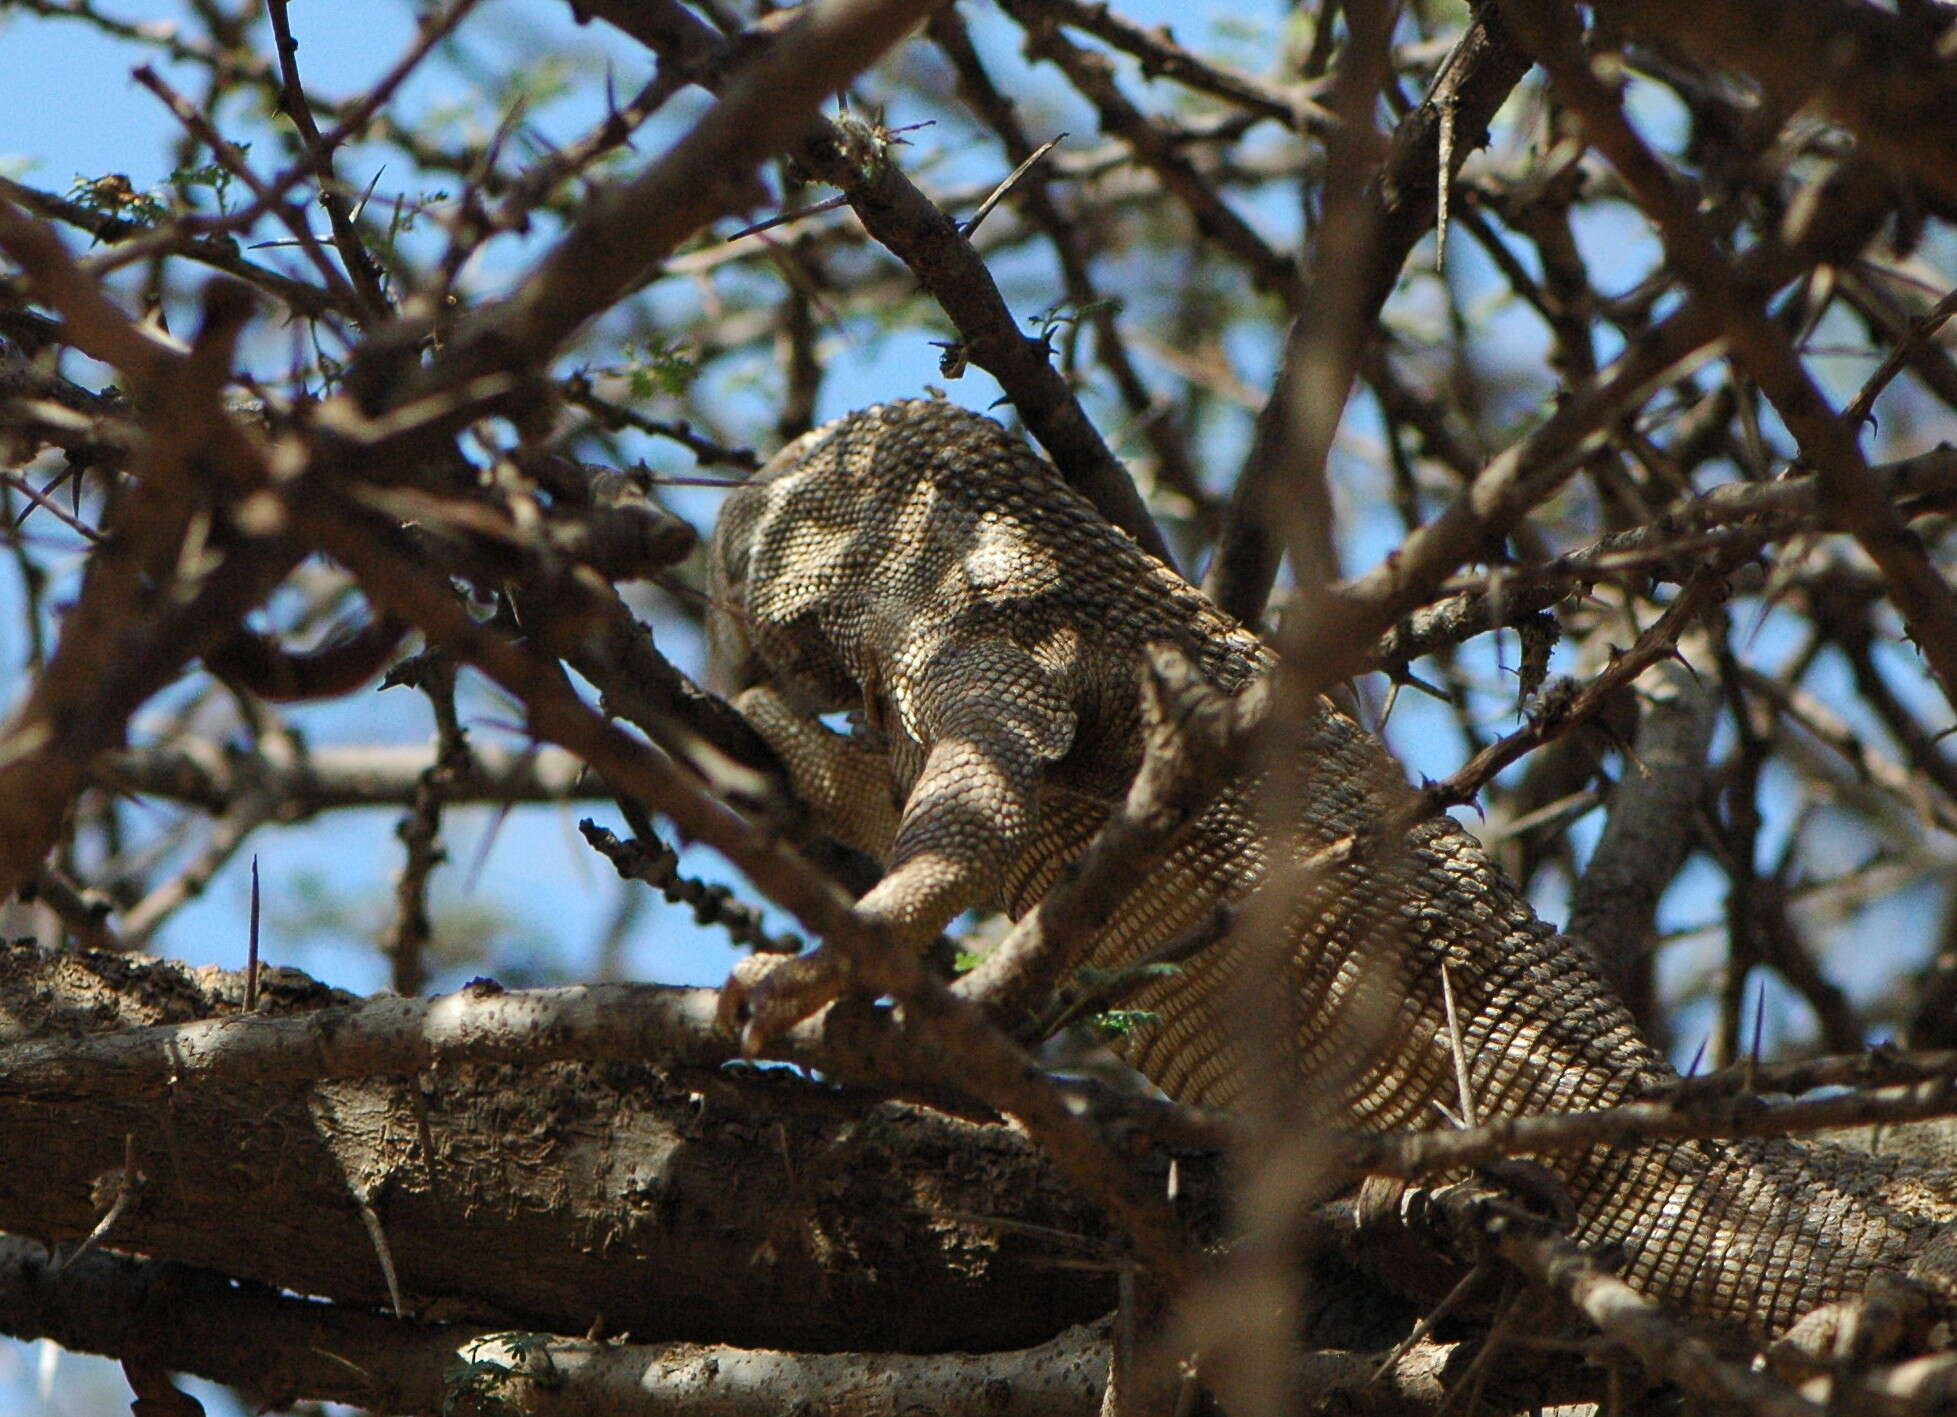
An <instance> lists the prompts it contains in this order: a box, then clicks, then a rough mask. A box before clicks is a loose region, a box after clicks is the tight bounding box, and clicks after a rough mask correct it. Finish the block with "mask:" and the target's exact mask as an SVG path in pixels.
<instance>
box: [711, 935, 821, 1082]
mask: <svg viewBox="0 0 1957 1417" xmlns="http://www.w3.org/2000/svg"><path fill="white" fill-rule="evenodd" d="M848 982H849V976H848V971H847V968H846V966H845V965H844V962H843V960H842V958H841V957H840V956H838V955H836V954H834V953H832V952H831V951H829V950H827V949H817V950H812V951H810V952H809V953H808V954H804V955H777V954H757V955H749V956H748V957H747V958H746V959H744V960H742V961H741V962H740V963H739V964H737V965H735V966H734V972H733V973H732V974H730V975H728V977H727V982H726V983H725V984H723V985H721V986H720V1004H719V1007H718V1008H717V1009H715V1011H714V1021H715V1022H716V1023H717V1024H718V1025H719V1026H720V1028H721V1030H722V1031H723V1032H726V1033H733V1034H737V1035H739V1037H740V1040H741V1056H742V1057H744V1058H755V1057H759V1056H760V1054H761V1051H762V1050H763V1049H764V1048H766V1047H767V1046H768V1044H769V1042H770V1041H771V1040H773V1039H775V1038H778V1037H780V1036H781V1035H782V1034H784V1033H786V1032H788V1030H789V1029H791V1028H793V1027H794V1026H795V1025H796V1024H798V1023H800V1022H801V1021H802V1020H803V1019H805V1018H808V1017H809V1016H810V1015H811V1014H815V1013H819V1012H820V1011H821V1010H822V1009H823V1008H825V1007H827V1006H828V1005H829V1004H832V1003H834V1002H835V1001H836V999H837V998H838V997H839V996H840V995H841V994H842V992H843V990H844V988H845V987H846V986H847V984H848Z"/></svg>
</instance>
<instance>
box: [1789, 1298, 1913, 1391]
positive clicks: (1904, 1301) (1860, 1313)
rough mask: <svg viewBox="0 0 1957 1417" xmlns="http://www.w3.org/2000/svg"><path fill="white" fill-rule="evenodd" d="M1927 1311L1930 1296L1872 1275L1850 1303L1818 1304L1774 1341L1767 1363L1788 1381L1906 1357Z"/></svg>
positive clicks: (1844, 1301)
mask: <svg viewBox="0 0 1957 1417" xmlns="http://www.w3.org/2000/svg"><path fill="white" fill-rule="evenodd" d="M1929 1308H1930V1292H1929V1289H1928V1288H1927V1286H1925V1285H1924V1284H1923V1283H1922V1282H1920V1281H1918V1280H1916V1279H1912V1278H1910V1277H1908V1276H1905V1275H1892V1274H1877V1275H1875V1276H1874V1278H1873V1280H1872V1281H1871V1282H1870V1284H1869V1287H1868V1290H1867V1291H1866V1292H1865V1293H1863V1294H1860V1295H1858V1296H1856V1297H1855V1298H1853V1299H1848V1300H1843V1301H1841V1302H1838V1303H1833V1304H1824V1305H1822V1306H1821V1307H1820V1308H1818V1309H1815V1310H1814V1311H1812V1312H1811V1313H1808V1314H1806V1315H1804V1316H1803V1317H1802V1318H1801V1319H1800V1320H1798V1321H1797V1322H1796V1323H1795V1324H1794V1326H1793V1327H1792V1328H1790V1329H1788V1330H1787V1332H1786V1333H1784V1334H1782V1335H1781V1336H1780V1337H1779V1338H1778V1339H1776V1340H1775V1341H1774V1343H1773V1345H1772V1347H1770V1348H1769V1349H1768V1350H1767V1356H1768V1358H1769V1359H1770V1360H1771V1361H1772V1362H1773V1364H1774V1365H1775V1366H1776V1367H1777V1368H1779V1369H1780V1370H1781V1372H1782V1373H1783V1374H1785V1375H1788V1376H1806V1375H1808V1374H1810V1373H1814V1372H1825V1371H1828V1370H1830V1369H1838V1368H1843V1367H1849V1368H1859V1367H1862V1366H1865V1365H1866V1364H1868V1363H1870V1362H1872V1361H1875V1360H1878V1359H1883V1358H1893V1357H1896V1356H1898V1355H1906V1354H1907V1353H1908V1352H1909V1351H1910V1350H1911V1349H1913V1348H1914V1347H1916V1346H1917V1345H1916V1344H1915V1342H1914V1341H1913V1340H1914V1339H1915V1338H1916V1337H1918V1334H1917V1333H1916V1331H1917V1330H1919V1329H1920V1328H1921V1327H1922V1326H1923V1321H1924V1318H1925V1315H1926V1314H1927V1312H1928V1310H1929Z"/></svg>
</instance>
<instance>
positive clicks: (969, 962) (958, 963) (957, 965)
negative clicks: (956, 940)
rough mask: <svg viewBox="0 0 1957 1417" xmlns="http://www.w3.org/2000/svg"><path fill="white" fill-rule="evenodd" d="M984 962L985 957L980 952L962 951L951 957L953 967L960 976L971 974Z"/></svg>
mask: <svg viewBox="0 0 1957 1417" xmlns="http://www.w3.org/2000/svg"><path fill="white" fill-rule="evenodd" d="M984 960H985V955H984V954H983V953H982V952H980V951H978V950H960V951H959V952H958V953H957V954H955V955H953V956H952V957H951V967H952V968H953V969H955V970H957V971H958V972H959V973H960V974H969V973H971V972H972V971H973V970H974V969H977V968H978V967H979V965H980V964H982V963H983V962H984Z"/></svg>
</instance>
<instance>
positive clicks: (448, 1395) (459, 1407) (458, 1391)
mask: <svg viewBox="0 0 1957 1417" xmlns="http://www.w3.org/2000/svg"><path fill="white" fill-rule="evenodd" d="M554 1341H555V1340H554V1339H553V1337H552V1335H550V1334H548V1333H492V1334H485V1335H484V1336H483V1337H482V1338H480V1339H478V1340H476V1342H475V1343H474V1344H472V1345H471V1346H470V1348H469V1350H468V1353H469V1354H470V1355H471V1356H467V1357H464V1358H461V1359H459V1360H458V1361H457V1362H456V1364H455V1366H454V1367H452V1368H450V1369H449V1370H448V1371H447V1372H446V1373H444V1374H443V1375H442V1412H443V1414H444V1417H448V1414H450V1413H454V1412H459V1411H467V1412H478V1413H485V1412H505V1411H510V1410H513V1409H512V1408H511V1406H510V1403H509V1400H508V1399H507V1398H506V1397H505V1396H504V1393H505V1390H506V1389H507V1388H508V1387H509V1385H510V1384H511V1383H513V1382H515V1381H517V1380H518V1379H528V1380H529V1381H531V1382H536V1383H542V1384H545V1385H548V1384H549V1382H550V1379H551V1378H552V1377H553V1376H555V1373H556V1370H555V1368H554V1366H553V1365H552V1363H551V1358H550V1345H551V1344H552V1342H554ZM491 1343H493V1344H495V1345H496V1346H497V1347H498V1348H499V1349H501V1350H502V1351H503V1352H505V1353H508V1354H509V1355H510V1357H511V1358H513V1359H515V1360H516V1361H515V1363H513V1364H512V1363H505V1362H502V1361H500V1360H498V1359H495V1358H482V1357H476V1356H473V1355H475V1354H479V1353H481V1352H482V1350H483V1348H484V1347H485V1346H486V1345H488V1344H491Z"/></svg>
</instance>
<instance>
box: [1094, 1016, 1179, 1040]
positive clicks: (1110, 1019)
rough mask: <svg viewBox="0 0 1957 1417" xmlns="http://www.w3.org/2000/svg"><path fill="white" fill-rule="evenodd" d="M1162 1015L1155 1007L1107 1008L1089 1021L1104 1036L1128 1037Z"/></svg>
mask: <svg viewBox="0 0 1957 1417" xmlns="http://www.w3.org/2000/svg"><path fill="white" fill-rule="evenodd" d="M1161 1017H1162V1015H1160V1014H1158V1013H1156V1012H1155V1010H1153V1009H1106V1010H1103V1011H1102V1012H1101V1013H1098V1014H1095V1015H1094V1016H1093V1017H1092V1018H1091V1019H1089V1020H1088V1022H1089V1023H1091V1024H1092V1025H1093V1026H1094V1029H1095V1031H1096V1032H1098V1033H1099V1034H1100V1035H1101V1036H1102V1037H1103V1038H1126V1037H1127V1036H1128V1035H1129V1034H1131V1033H1133V1032H1135V1031H1136V1030H1137V1029H1140V1028H1144V1027H1146V1026H1147V1025H1149V1024H1151V1023H1154V1022H1155V1021H1156V1020H1157V1019H1159V1018H1161Z"/></svg>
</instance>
